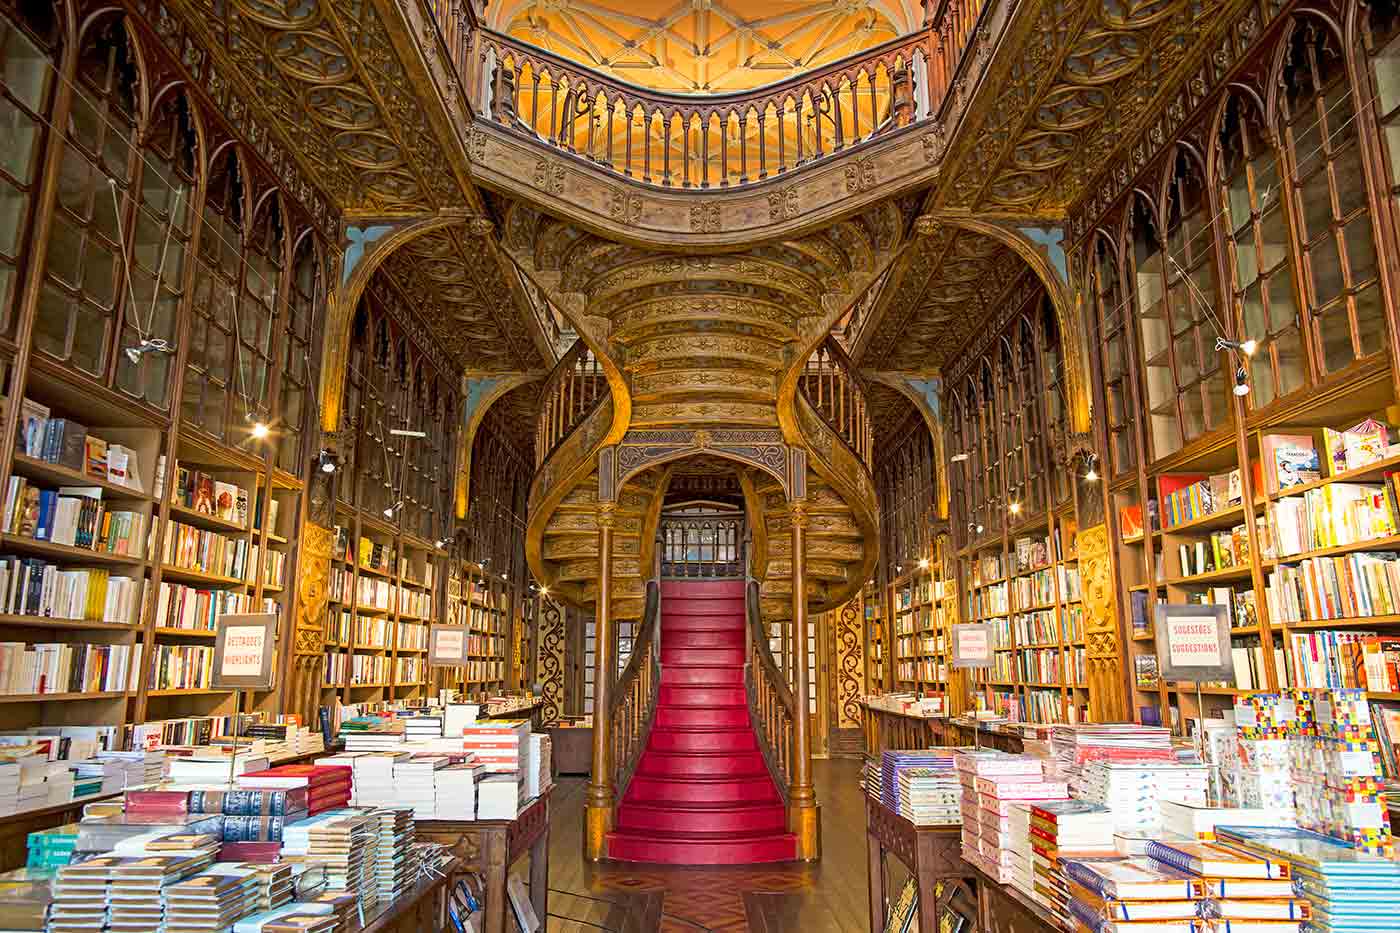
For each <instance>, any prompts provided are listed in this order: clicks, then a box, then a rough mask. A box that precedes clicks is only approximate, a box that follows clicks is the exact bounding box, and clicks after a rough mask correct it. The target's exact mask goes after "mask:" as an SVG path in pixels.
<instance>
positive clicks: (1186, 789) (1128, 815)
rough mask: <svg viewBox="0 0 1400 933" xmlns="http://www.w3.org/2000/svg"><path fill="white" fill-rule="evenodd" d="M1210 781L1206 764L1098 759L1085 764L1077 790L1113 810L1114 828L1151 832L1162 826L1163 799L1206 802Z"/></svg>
mask: <svg viewBox="0 0 1400 933" xmlns="http://www.w3.org/2000/svg"><path fill="white" fill-rule="evenodd" d="M1209 785H1210V769H1209V768H1207V767H1206V766H1205V765H1183V764H1171V763H1167V762H1142V763H1139V764H1132V763H1119V762H1104V761H1096V762H1092V763H1090V764H1087V765H1085V766H1084V769H1083V770H1082V771H1081V772H1080V773H1079V776H1078V777H1077V778H1076V781H1075V786H1074V791H1075V795H1076V796H1077V797H1079V798H1081V799H1083V800H1090V801H1093V802H1094V803H1100V804H1103V805H1104V806H1105V807H1107V808H1108V809H1109V810H1111V811H1112V812H1113V828H1114V831H1115V832H1119V833H1138V832H1142V833H1152V832H1156V831H1158V830H1160V829H1161V824H1162V809H1161V801H1163V800H1172V801H1178V802H1180V803H1187V804H1193V805H1195V806H1205V804H1206V794H1207V792H1208V789H1209Z"/></svg>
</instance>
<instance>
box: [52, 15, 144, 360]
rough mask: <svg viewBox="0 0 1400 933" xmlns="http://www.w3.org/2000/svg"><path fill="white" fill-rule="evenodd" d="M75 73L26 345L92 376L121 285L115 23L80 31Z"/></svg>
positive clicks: (130, 129)
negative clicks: (84, 35) (29, 341)
mask: <svg viewBox="0 0 1400 933" xmlns="http://www.w3.org/2000/svg"><path fill="white" fill-rule="evenodd" d="M77 70H78V75H77V77H78V80H77V86H76V89H75V92H74V94H73V98H72V106H71V109H70V111H69V114H68V121H67V125H66V126H65V127H64V145H63V154H62V156H61V157H60V163H59V170H58V202H57V205H56V206H55V209H54V213H53V219H52V223H51V226H50V228H49V242H48V255H47V258H46V261H45V266H44V284H43V288H42V290H41V292H40V296H39V311H38V316H37V317H36V319H35V322H34V346H35V348H36V349H37V350H39V352H41V353H45V354H47V355H49V356H52V357H54V358H55V359H58V360H61V361H63V362H64V363H66V364H68V365H70V366H72V367H74V368H75V369H77V370H79V371H80V372H83V373H86V374H88V375H89V376H92V377H94V378H97V379H101V378H103V377H105V376H106V372H107V363H108V354H109V350H110V346H111V343H112V335H113V333H114V332H115V325H116V314H117V306H118V302H119V296H120V295H121V292H122V291H123V282H124V278H123V275H122V271H123V262H122V254H123V251H124V244H123V242H122V231H123V230H124V225H125V224H126V223H127V219H126V218H121V217H120V215H119V211H125V210H126V209H127V205H128V202H127V195H128V192H129V190H130V185H131V173H132V168H133V166H134V164H135V161H136V159H135V156H134V153H133V149H134V143H135V136H136V123H135V119H136V117H135V115H136V96H137V93H138V89H137V86H136V67H135V62H133V61H132V60H131V58H130V51H129V46H128V44H127V42H126V34H125V31H124V28H123V26H122V24H121V22H120V20H118V19H115V18H113V19H110V20H109V21H108V22H106V23H105V24H104V25H103V26H102V27H101V28H96V29H92V30H91V31H90V32H89V33H88V37H87V39H86V40H85V41H84V44H83V47H82V49H81V51H80V52H79V56H78V69H77Z"/></svg>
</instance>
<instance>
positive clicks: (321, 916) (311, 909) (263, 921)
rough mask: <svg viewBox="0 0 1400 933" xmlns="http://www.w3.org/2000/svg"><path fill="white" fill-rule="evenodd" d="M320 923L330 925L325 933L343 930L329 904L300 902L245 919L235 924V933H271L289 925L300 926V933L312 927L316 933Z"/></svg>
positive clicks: (260, 912)
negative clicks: (279, 926)
mask: <svg viewBox="0 0 1400 933" xmlns="http://www.w3.org/2000/svg"><path fill="white" fill-rule="evenodd" d="M318 922H319V923H328V924H329V925H328V926H326V927H324V928H323V929H324V930H325V933H332V931H336V930H339V929H341V927H340V925H339V924H338V922H337V919H336V917H335V916H334V915H333V914H332V909H331V906H330V905H329V904H319V903H306V902H300V901H299V902H297V903H295V904H283V905H282V906H281V907H274V908H272V909H271V910H262V911H259V912H258V913H255V914H252V915H251V916H248V917H244V918H243V919H242V920H239V921H238V922H236V923H234V925H233V933H269V931H270V930H272V929H274V928H275V927H276V926H278V925H281V926H283V927H285V926H287V925H288V924H300V925H301V931H299V933H304V931H305V930H306V929H307V927H308V926H311V927H312V931H313V933H314V924H315V923H318Z"/></svg>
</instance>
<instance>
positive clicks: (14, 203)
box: [0, 16, 57, 335]
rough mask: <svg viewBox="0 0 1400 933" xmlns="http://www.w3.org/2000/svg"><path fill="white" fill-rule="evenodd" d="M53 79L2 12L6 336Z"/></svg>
mask: <svg viewBox="0 0 1400 933" xmlns="http://www.w3.org/2000/svg"><path fill="white" fill-rule="evenodd" d="M54 54H55V55H56V54H57V50H54ZM55 83H56V82H55V78H54V71H53V67H52V66H51V65H50V53H49V51H47V50H46V49H45V47H44V45H43V44H42V42H41V41H40V40H39V39H38V38H36V37H35V36H34V35H32V34H31V33H29V32H28V31H27V30H26V29H25V28H24V27H23V26H21V25H20V24H19V23H16V22H12V21H11V20H10V19H8V18H7V17H4V16H0V132H3V134H4V139H5V145H4V146H3V147H0V333H3V334H7V335H8V334H12V333H13V332H14V322H15V306H16V304H17V303H18V300H19V295H20V289H19V282H20V278H21V269H23V268H25V266H26V256H25V253H26V251H27V248H28V244H29V240H30V236H29V232H30V230H31V229H32V227H33V223H34V196H35V192H36V186H37V183H38V178H39V166H40V164H41V161H42V156H43V153H44V142H45V140H46V139H47V138H48V126H47V124H48V123H49V122H50V120H51V118H52V116H53V97H54V85H55Z"/></svg>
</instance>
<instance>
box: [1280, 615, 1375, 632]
mask: <svg viewBox="0 0 1400 933" xmlns="http://www.w3.org/2000/svg"><path fill="white" fill-rule="evenodd" d="M1278 625H1279V626H1280V627H1281V628H1287V629H1299V630H1302V629H1319V628H1373V627H1379V626H1387V625H1400V615H1386V616H1350V617H1347V618H1343V619H1310V620H1307V621H1304V622H1284V621H1280V622H1279V623H1278Z"/></svg>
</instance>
